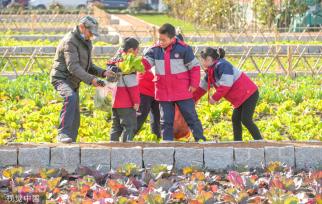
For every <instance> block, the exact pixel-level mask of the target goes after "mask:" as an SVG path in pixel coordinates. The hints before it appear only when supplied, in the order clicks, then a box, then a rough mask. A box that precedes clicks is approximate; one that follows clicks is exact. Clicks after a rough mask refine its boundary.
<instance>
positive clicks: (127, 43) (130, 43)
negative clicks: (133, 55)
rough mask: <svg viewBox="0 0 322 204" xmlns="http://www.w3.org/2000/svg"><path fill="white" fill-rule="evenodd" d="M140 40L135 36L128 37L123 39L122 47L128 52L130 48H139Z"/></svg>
mask: <svg viewBox="0 0 322 204" xmlns="http://www.w3.org/2000/svg"><path fill="white" fill-rule="evenodd" d="M139 44H140V43H139V41H138V40H137V39H135V38H133V37H127V38H125V39H124V41H123V45H122V49H123V51H124V52H127V51H128V50H129V49H131V48H132V49H134V50H135V49H137V48H138V47H139Z"/></svg>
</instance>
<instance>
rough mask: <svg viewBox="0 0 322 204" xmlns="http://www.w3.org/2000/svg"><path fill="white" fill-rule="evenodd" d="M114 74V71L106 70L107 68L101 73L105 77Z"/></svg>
mask: <svg viewBox="0 0 322 204" xmlns="http://www.w3.org/2000/svg"><path fill="white" fill-rule="evenodd" d="M114 75H115V73H114V72H112V71H108V70H106V71H104V73H103V77H105V78H107V77H112V76H114Z"/></svg>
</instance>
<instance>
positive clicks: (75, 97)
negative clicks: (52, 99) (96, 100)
mask: <svg viewBox="0 0 322 204" xmlns="http://www.w3.org/2000/svg"><path fill="white" fill-rule="evenodd" d="M94 36H98V22H97V21H96V20H95V19H94V18H93V17H91V16H85V17H83V18H81V20H80V22H79V25H77V26H76V27H75V28H74V30H73V31H72V32H70V33H68V34H66V35H65V37H64V38H63V39H62V40H61V42H60V43H59V45H58V47H57V50H56V55H55V58H54V65H53V67H52V70H51V74H50V75H51V83H52V84H53V86H54V87H55V89H56V90H57V91H58V93H59V94H60V95H61V96H62V97H63V99H64V104H63V108H62V110H61V113H60V118H59V129H58V138H57V140H58V142H62V143H71V142H75V141H76V138H77V134H78V129H79V125H80V111H79V84H80V82H81V81H83V82H85V83H86V84H88V85H92V86H94V87H98V86H104V82H102V81H101V80H99V79H98V78H96V77H106V76H107V75H108V73H107V72H106V71H104V70H103V69H101V68H99V67H97V66H96V65H94V64H93V62H92V58H91V50H92V42H91V40H92V38H93V37H94Z"/></svg>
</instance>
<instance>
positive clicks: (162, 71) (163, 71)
mask: <svg viewBox="0 0 322 204" xmlns="http://www.w3.org/2000/svg"><path fill="white" fill-rule="evenodd" d="M143 64H144V66H145V69H146V70H147V71H149V70H150V69H151V68H152V67H153V66H155V76H154V80H153V81H154V83H155V86H154V87H155V99H156V100H157V101H179V100H185V99H190V98H192V97H193V95H192V93H191V92H189V87H190V86H192V87H195V88H197V87H198V86H199V82H200V66H199V61H198V60H197V59H196V57H195V56H194V53H193V51H192V48H191V47H190V46H188V45H187V44H185V43H184V42H182V41H180V40H178V39H175V40H174V41H173V42H172V44H171V45H170V46H169V47H167V48H166V49H163V48H161V47H160V46H159V45H156V46H154V47H152V48H150V49H148V50H147V52H146V53H145V54H144V57H143Z"/></svg>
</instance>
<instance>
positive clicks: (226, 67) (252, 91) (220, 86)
mask: <svg viewBox="0 0 322 204" xmlns="http://www.w3.org/2000/svg"><path fill="white" fill-rule="evenodd" d="M224 56H225V51H224V50H223V49H222V48H219V49H218V50H217V49H213V48H210V47H208V48H206V50H205V51H202V52H201V63H202V65H203V66H204V67H205V68H207V70H206V76H205V77H204V79H203V80H202V81H201V82H200V87H199V88H198V89H197V91H196V92H194V100H195V101H197V100H199V99H200V98H201V97H202V96H203V95H204V94H205V93H206V92H207V91H209V89H210V87H212V86H213V87H215V89H216V92H215V93H214V95H212V96H211V97H210V96H209V93H208V100H209V103H210V104H215V103H217V102H218V101H219V100H220V99H221V98H225V99H226V100H228V101H229V102H230V103H231V104H232V105H233V106H234V110H233V116H232V122H233V131H234V140H235V141H241V140H242V124H243V125H244V126H245V127H246V128H247V129H248V131H249V132H250V134H251V135H252V136H253V138H254V139H255V140H261V139H262V136H261V134H260V132H259V130H258V128H257V126H256V124H255V123H254V121H253V114H254V110H255V107H256V103H257V101H258V97H259V93H258V88H257V86H256V85H255V84H254V82H253V81H251V80H250V78H248V77H247V75H246V74H244V73H243V72H241V71H240V70H238V69H236V68H235V67H234V66H233V65H232V64H231V63H229V62H228V61H227V60H225V59H224Z"/></svg>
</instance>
